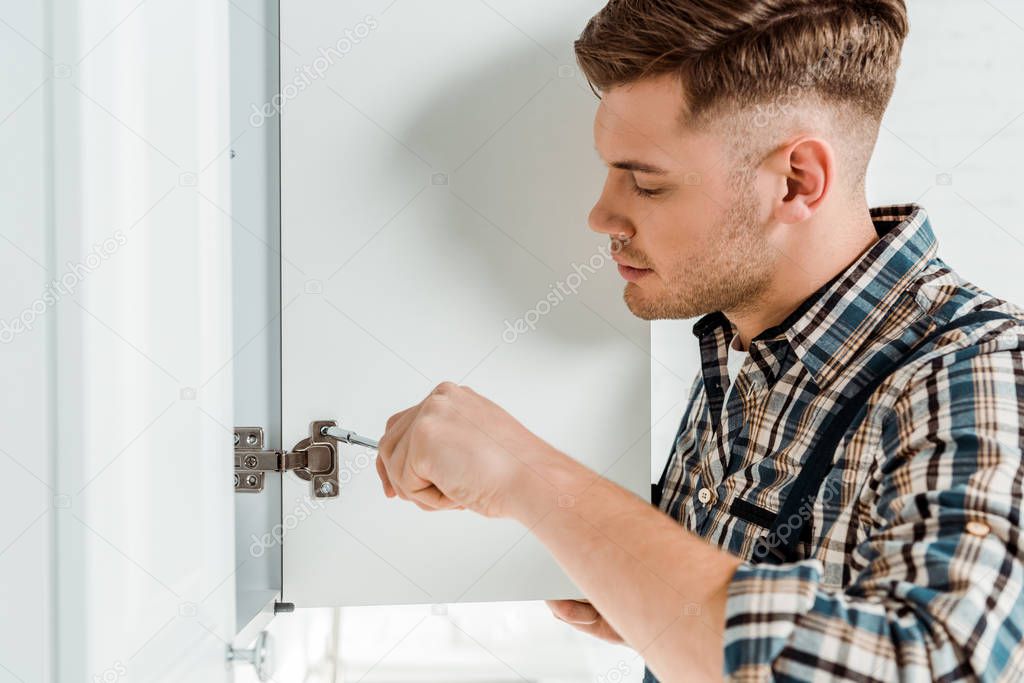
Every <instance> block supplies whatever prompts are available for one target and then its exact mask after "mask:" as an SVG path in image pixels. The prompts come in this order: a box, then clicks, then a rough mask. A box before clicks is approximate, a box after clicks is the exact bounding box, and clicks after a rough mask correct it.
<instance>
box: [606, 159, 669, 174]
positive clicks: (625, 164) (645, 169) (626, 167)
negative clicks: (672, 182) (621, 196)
mask: <svg viewBox="0 0 1024 683" xmlns="http://www.w3.org/2000/svg"><path fill="white" fill-rule="evenodd" d="M608 165H609V166H611V167H612V168H621V169H622V170H623V171H634V172H636V173H651V174H653V175H668V171H666V170H665V169H663V168H659V167H657V166H652V165H651V164H645V163H641V162H639V161H629V160H627V161H615V162H612V163H610V164H608Z"/></svg>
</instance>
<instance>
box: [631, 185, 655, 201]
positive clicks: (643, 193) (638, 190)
mask: <svg viewBox="0 0 1024 683" xmlns="http://www.w3.org/2000/svg"><path fill="white" fill-rule="evenodd" d="M660 192H661V190H652V189H648V188H646V187H640V186H639V185H637V184H636V183H635V182H634V183H633V194H636V195H637V196H640V197H646V198H650V197H656V196H657V195H658V194H659V193H660Z"/></svg>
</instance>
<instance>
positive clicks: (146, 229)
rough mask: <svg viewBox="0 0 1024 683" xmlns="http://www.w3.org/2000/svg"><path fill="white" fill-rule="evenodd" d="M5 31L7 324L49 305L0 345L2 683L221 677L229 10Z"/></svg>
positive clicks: (9, 20) (83, 14) (144, 13)
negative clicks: (59, 288) (1, 403)
mask: <svg viewBox="0 0 1024 683" xmlns="http://www.w3.org/2000/svg"><path fill="white" fill-rule="evenodd" d="M0 18H2V19H3V22H0V33H2V37H0V46H2V47H0V50H2V51H3V52H2V54H3V62H4V63H3V66H2V69H3V73H4V74H5V76H4V79H5V80H4V89H3V93H2V97H3V100H2V103H3V104H2V107H3V109H2V112H0V121H2V123H0V135H2V136H3V140H4V150H5V153H6V152H7V151H8V150H11V151H16V152H17V155H16V163H14V164H11V163H8V164H5V165H4V168H5V171H4V172H5V173H10V174H11V175H10V179H6V178H5V180H14V182H13V183H11V182H5V183H4V184H3V190H2V191H3V193H4V201H3V202H0V205H2V207H3V209H2V211H3V216H2V218H3V220H2V222H0V229H2V230H3V236H4V239H3V240H2V241H0V244H2V249H3V252H2V258H3V267H4V272H5V276H6V279H5V286H4V288H3V293H2V297H3V298H2V315H3V317H4V319H5V320H7V319H10V318H12V317H15V316H19V315H21V313H22V311H24V310H25V309H26V308H30V307H32V306H33V305H34V302H35V301H40V302H42V304H45V305H39V304H36V312H37V316H36V317H37V321H36V322H37V323H38V324H37V326H35V327H34V328H33V329H32V330H29V331H25V332H23V333H21V334H19V335H18V336H17V338H16V339H15V340H14V341H13V342H11V344H10V345H5V346H4V347H3V349H2V353H3V360H4V363H3V368H4V380H5V387H6V391H5V393H4V400H5V409H4V410H3V411H2V413H3V418H2V419H3V429H2V434H3V444H2V445H0V448H3V450H4V452H5V453H9V454H10V456H9V457H8V456H6V455H5V456H4V462H3V468H4V469H3V477H4V482H5V495H4V500H5V503H4V505H5V507H4V508H3V513H4V520H5V524H4V529H5V531H4V532H3V533H4V535H3V536H2V537H0V552H2V554H0V585H2V591H3V595H2V599H0V604H3V608H2V609H3V610H4V613H3V616H2V618H0V624H2V626H0V628H2V629H3V632H2V638H0V640H2V643H0V680H3V681H8V680H11V681H26V682H28V681H51V680H60V681H81V680H104V681H111V680H121V679H124V680H132V681H158V680H161V681H162V680H167V681H182V680H194V681H218V680H225V679H226V677H227V670H226V669H225V666H224V651H225V643H226V639H227V638H229V637H230V636H231V635H232V634H233V632H234V582H233V580H232V576H233V571H234V562H233V548H232V526H233V512H232V500H233V493H232V491H231V480H230V477H231V464H230V462H231V432H230V426H228V427H227V428H225V427H224V426H222V425H224V424H227V425H230V419H231V372H230V359H231V337H230V332H231V327H230V321H231V310H230V232H229V229H230V228H229V224H228V221H227V219H226V217H225V215H224V214H223V213H222V212H221V211H220V210H218V209H217V208H214V206H213V205H214V204H223V205H224V206H225V207H226V208H227V209H230V203H229V200H230V198H229V192H228V190H229V188H228V166H227V163H226V161H227V158H226V157H221V156H220V152H221V151H222V150H223V149H224V147H225V146H226V145H227V143H228V141H229V138H228V109H227V105H228V98H227V66H228V62H227V48H226V45H227V42H226V41H227V36H228V32H227V12H226V3H209V2H206V1H205V0H203V1H186V2H182V3H174V4H166V3H146V4H139V3H137V2H129V1H125V2H109V3H104V4H103V5H102V6H96V5H93V4H92V3H77V2H62V3H53V2H49V3H44V4H43V5H42V8H41V9H40V10H37V9H35V8H29V7H28V5H27V4H26V6H25V7H24V8H22V7H21V6H20V5H19V6H18V7H15V6H14V5H13V4H11V3H4V5H3V6H2V8H0ZM8 60H10V61H11V62H13V63H14V64H13V65H12V64H11V63H9V61H8ZM8 74H15V75H16V76H15V77H14V78H12V80H10V81H8V80H7V75H8ZM8 86H10V89H9V88H8ZM37 86H38V88H37ZM33 88H37V89H35V90H33ZM19 103H20V104H19ZM9 141H18V144H15V145H11V146H10V147H9V146H8V144H7V143H8V142H9ZM8 156H9V155H8ZM51 164H52V165H51ZM15 179H16V180H15ZM8 192H10V193H11V195H10V199H11V201H10V202H9V201H7V199H8V194H7V193H8ZM203 197H206V199H204V198H203ZM9 207H17V208H16V209H15V211H16V213H10V209H9ZM101 254H102V255H101ZM12 275H13V277H12ZM65 277H66V278H67V280H66V281H65V283H67V282H70V283H71V284H73V287H74V291H73V293H72V292H68V291H67V290H64V291H63V292H58V293H57V294H54V293H53V291H52V290H50V291H49V292H47V290H45V288H46V287H47V283H48V282H50V281H52V280H53V279H62V278H65ZM12 463H15V466H14V467H10V465H11V464H12ZM9 467H10V469H8V468H9ZM9 504H11V505H17V508H16V509H9V508H8V507H6V506H7V505H9ZM48 544H51V545H50V547H51V548H52V549H53V550H50V549H47V545H48ZM51 552H52V553H53V554H52V555H51V554H50V553H51ZM51 558H54V559H55V562H52V563H51V562H50V559H51ZM12 572H13V575H12ZM8 610H11V611H8ZM53 622H56V623H55V625H54V623H53Z"/></svg>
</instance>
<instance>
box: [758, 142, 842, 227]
mask: <svg viewBox="0 0 1024 683" xmlns="http://www.w3.org/2000/svg"><path fill="white" fill-rule="evenodd" d="M767 168H768V170H769V172H770V173H771V174H772V185H773V187H774V188H775V194H774V196H773V197H772V216H773V217H774V218H775V219H776V220H777V221H779V222H780V223H784V224H790V225H791V224H794V223H801V222H803V221H806V220H807V219H809V218H810V217H811V216H813V215H814V214H815V213H816V212H817V211H818V209H819V208H820V207H821V204H822V202H824V201H825V198H826V197H827V196H828V193H829V191H830V190H831V188H832V183H833V182H834V180H835V173H836V159H835V152H834V151H833V149H832V145H830V144H829V143H828V142H826V141H825V140H822V139H821V138H816V137H802V138H798V139H797V140H793V141H791V142H789V143H787V144H785V145H784V146H783V147H781V148H780V149H778V150H776V152H774V153H773V154H772V155H771V157H770V158H769V159H768V165H767Z"/></svg>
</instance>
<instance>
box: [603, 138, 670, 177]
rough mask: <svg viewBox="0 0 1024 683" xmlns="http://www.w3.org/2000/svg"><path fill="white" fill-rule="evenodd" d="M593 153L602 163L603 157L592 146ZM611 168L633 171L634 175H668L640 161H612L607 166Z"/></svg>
mask: <svg viewBox="0 0 1024 683" xmlns="http://www.w3.org/2000/svg"><path fill="white" fill-rule="evenodd" d="M594 151H595V152H597V158H598V159H601V161H602V162H604V157H602V156H601V150H599V149H598V148H597V146H596V145H595V146H594ZM608 166H610V167H611V168H620V169H622V170H623V171H634V172H636V173H650V174H652V175H668V174H669V173H668V171H666V170H665V169H663V168H660V167H658V166H655V165H653V164H645V163H643V162H642V161H634V160H632V159H627V160H625V161H613V162H612V163H610V164H608Z"/></svg>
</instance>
